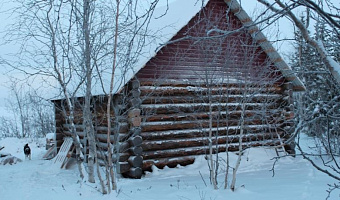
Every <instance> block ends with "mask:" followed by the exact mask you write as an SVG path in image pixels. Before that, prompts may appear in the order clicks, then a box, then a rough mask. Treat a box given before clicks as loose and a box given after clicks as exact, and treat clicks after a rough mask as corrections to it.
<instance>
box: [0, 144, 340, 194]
mask: <svg viewBox="0 0 340 200" xmlns="http://www.w3.org/2000/svg"><path fill="white" fill-rule="evenodd" d="M26 143H29V145H30V147H31V149H32V160H25V156H24V154H23V152H22V148H23V146H24V145H25V144H26ZM44 143H45V140H44V139H39V140H33V139H16V138H5V139H2V140H0V146H5V149H3V150H2V151H1V152H2V153H4V152H7V153H11V154H12V155H13V156H16V157H18V158H20V159H22V160H23V162H20V163H17V164H14V165H8V164H7V165H1V166H0V199H1V200H12V199H13V200H16V199H18V200H19V199H20V200H22V199H25V200H30V199H32V200H40V199H44V200H46V199H48V200H54V199H58V200H60V199H62V200H69V199H70V200H77V199H115V200H134V199H138V200H154V199H155V200H156V199H162V200H177V199H178V200H222V199H233V200H252V199H261V200H272V199H275V200H285V199H289V200H295V199H297V200H299V199H308V200H319V199H325V198H326V196H327V192H326V190H327V189H328V187H327V184H328V183H333V182H332V181H333V180H332V179H331V178H329V177H327V176H326V175H324V174H322V173H320V172H318V171H317V170H315V169H314V168H312V167H311V165H310V164H309V163H308V162H307V161H305V160H303V159H302V158H300V157H296V158H293V157H286V158H282V159H280V160H279V161H278V162H277V163H276V167H275V176H274V177H272V175H273V172H272V171H270V170H271V169H272V166H273V162H274V161H273V160H272V158H273V157H275V152H274V151H273V150H272V149H268V148H252V149H249V150H247V151H246V152H245V153H244V154H243V158H242V163H241V166H240V169H239V173H238V176H237V190H236V191H235V192H231V191H230V190H224V189H223V179H224V176H223V174H222V172H221V175H220V180H219V183H220V187H221V188H220V189H219V190H214V189H213V188H212V186H210V184H209V175H208V174H209V173H208V167H207V163H206V160H205V159H204V157H202V156H200V157H198V158H197V159H196V161H195V163H194V164H193V165H189V166H186V167H182V166H180V167H177V168H174V169H170V168H165V169H163V170H160V169H154V172H153V173H147V174H146V175H145V176H144V177H143V178H142V179H140V180H134V179H123V178H120V179H119V182H118V188H119V190H118V192H112V193H111V194H110V195H102V194H101V193H100V192H98V190H99V186H98V184H89V183H87V182H79V178H78V177H79V173H78V170H77V168H76V167H75V166H74V167H71V168H70V169H67V170H65V169H60V168H59V166H57V165H55V164H54V161H53V160H43V159H42V156H43V155H44V153H45V152H46V150H45V147H44ZM220 157H221V159H222V158H224V157H225V154H223V153H222V154H220ZM235 160H236V156H235V155H234V154H233V155H232V156H231V161H233V162H234V161H235ZM221 168H224V167H223V166H221ZM200 174H201V175H200ZM206 185H207V186H206ZM330 199H332V200H333V199H334V200H335V199H340V196H339V191H336V192H333V193H332V196H331V198H330Z"/></svg>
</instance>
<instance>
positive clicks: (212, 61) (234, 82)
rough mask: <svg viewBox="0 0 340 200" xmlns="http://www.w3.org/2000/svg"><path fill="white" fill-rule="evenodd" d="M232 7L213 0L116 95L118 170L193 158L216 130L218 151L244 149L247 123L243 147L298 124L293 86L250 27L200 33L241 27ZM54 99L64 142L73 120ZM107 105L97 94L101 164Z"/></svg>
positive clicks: (283, 136) (283, 135)
mask: <svg viewBox="0 0 340 200" xmlns="http://www.w3.org/2000/svg"><path fill="white" fill-rule="evenodd" d="M226 10H227V5H226V3H225V2H224V1H223V0H211V1H210V2H209V3H208V4H207V6H206V8H205V9H203V11H201V12H200V13H198V14H197V15H196V16H195V17H194V18H193V19H192V20H191V21H190V22H189V23H188V25H187V26H185V27H183V28H182V30H180V31H179V32H178V34H177V35H175V36H174V37H173V39H172V40H171V41H175V40H178V41H177V42H169V44H168V45H165V46H164V47H163V48H161V49H160V51H159V52H158V53H157V55H156V56H155V57H154V58H152V59H151V60H150V61H149V62H148V63H147V64H146V65H145V66H144V68H143V69H141V70H140V71H139V72H138V73H137V74H136V75H135V79H133V80H131V81H130V82H129V83H128V84H127V85H126V86H125V88H124V89H123V90H122V93H120V94H117V95H115V96H114V98H113V102H112V113H111V116H112V119H111V122H112V123H113V128H112V130H111V135H110V140H111V143H112V144H114V143H115V138H114V133H118V134H117V135H118V141H119V150H118V154H119V155H118V156H116V155H115V156H114V160H115V158H117V159H119V160H118V165H117V166H118V173H121V174H123V175H124V176H127V177H133V178H140V177H141V175H142V171H150V170H151V168H152V166H153V165H155V166H157V167H159V168H163V167H164V166H169V167H175V166H177V165H178V164H180V165H187V164H191V163H193V162H194V156H195V155H206V154H207V152H209V150H208V141H209V138H208V135H209V132H211V133H212V135H213V138H212V142H213V146H214V153H217V152H223V151H226V150H228V151H238V149H239V148H238V146H239V137H240V132H241V129H242V130H243V132H244V134H243V136H242V146H243V147H244V148H249V147H255V146H274V145H280V144H281V142H284V141H285V140H287V138H289V137H290V135H291V133H292V132H293V131H294V123H293V117H294V113H293V106H292V105H293V102H292V92H293V91H292V85H291V84H290V83H289V82H288V81H287V80H285V78H284V77H283V76H282V74H281V73H280V71H279V70H278V69H277V68H276V67H275V66H274V65H273V63H272V62H270V60H269V59H268V57H267V56H266V53H265V52H263V50H262V49H261V48H260V47H259V45H258V44H256V43H254V42H253V40H252V38H251V36H250V35H249V34H248V33H247V32H246V31H244V32H237V33H235V34H232V35H229V36H228V37H217V39H214V40H212V39H209V40H196V39H195V38H200V37H202V36H206V35H207V32H206V31H207V30H210V29H211V28H213V27H215V28H216V27H218V28H220V29H221V30H235V29H237V28H240V27H241V22H240V21H239V20H237V19H236V17H235V16H234V15H232V14H231V13H230V14H229V19H230V20H229V21H226V17H225V11H226ZM207 18H208V19H212V20H206V19H207ZM212 34H214V33H212ZM215 34H216V33H215ZM215 36H216V35H215ZM183 37H184V38H185V39H183V40H182V39H181V38H183ZM82 102H83V100H82V98H78V99H77V104H76V107H75V124H76V127H77V134H78V135H79V136H80V138H81V139H82V140H81V141H82V143H83V145H84V146H85V147H87V145H86V144H87V141H86V140H85V139H84V138H86V137H84V129H83V126H82V109H81V108H82V106H81V105H82ZM54 103H55V107H56V110H55V112H56V127H57V140H58V147H59V146H60V145H61V143H62V139H63V137H65V136H70V132H69V130H68V127H69V125H68V124H69V122H67V120H65V119H66V118H65V116H64V115H63V113H64V112H63V110H65V109H62V108H63V106H62V103H63V101H62V100H58V101H54ZM106 104H107V98H106V97H104V96H96V97H93V119H94V125H95V130H96V139H97V142H98V144H97V147H98V161H99V162H101V163H103V162H105V157H104V155H105V153H104V152H105V151H106V150H107V144H106V141H107V119H106ZM66 110H67V109H66ZM66 113H67V112H66ZM66 116H67V115H66ZM242 116H243V117H244V118H243V119H244V126H242V127H241V123H240V122H241V121H242ZM86 149H87V148H85V150H86ZM86 151H87V150H86ZM85 153H87V152H85Z"/></svg>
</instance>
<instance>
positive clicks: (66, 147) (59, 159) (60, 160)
mask: <svg viewBox="0 0 340 200" xmlns="http://www.w3.org/2000/svg"><path fill="white" fill-rule="evenodd" d="M72 144H73V140H72V138H71V137H66V138H64V142H63V144H62V145H61V147H60V149H59V152H58V154H57V156H56V158H55V160H54V163H55V164H58V165H61V168H62V167H63V166H64V162H65V159H66V156H67V155H68V153H69V151H70V148H71V146H72Z"/></svg>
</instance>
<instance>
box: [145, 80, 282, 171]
mask: <svg viewBox="0 0 340 200" xmlns="http://www.w3.org/2000/svg"><path fill="white" fill-rule="evenodd" d="M141 85H142V86H141V87H140V89H141V98H142V100H143V101H142V105H141V108H142V118H143V122H142V127H141V131H142V133H141V136H142V138H143V144H142V148H143V153H142V155H143V158H144V161H143V170H144V171H145V170H148V171H150V170H151V169H152V166H153V165H154V166H156V167H159V168H163V167H165V166H168V167H176V166H177V165H178V164H179V165H186V164H191V163H192V162H194V156H195V155H205V154H207V152H208V141H209V138H208V133H209V131H210V128H209V120H208V119H209V117H212V118H213V120H212V126H213V127H212V131H213V135H214V138H213V140H212V141H213V144H214V145H213V146H214V147H215V148H214V153H217V152H223V151H226V147H227V146H228V151H238V149H239V148H238V144H239V143H238V141H239V140H238V138H239V133H240V127H239V118H240V116H241V112H242V110H241V104H240V103H239V102H241V101H242V100H244V98H245V95H244V93H246V94H247V95H248V96H246V98H247V101H246V111H245V113H244V115H245V116H246V121H245V128H244V136H243V137H242V143H243V146H244V148H248V147H254V146H264V145H278V144H280V140H279V138H278V136H279V135H280V136H281V135H284V130H281V129H280V127H282V126H284V125H285V124H286V121H285V120H286V119H287V118H286V116H285V114H287V113H284V112H283V111H284V110H283V109H282V108H283V107H284V106H282V102H283V100H282V99H284V97H286V96H287V95H286V92H285V91H284V90H283V89H282V87H280V86H278V85H273V86H256V87H252V88H246V87H243V86H240V85H233V84H230V85H227V84H225V85H223V86H222V87H218V86H217V87H216V88H212V89H211V91H212V96H211V97H210V99H211V100H212V101H213V103H212V104H209V103H208V102H207V100H208V99H209V98H208V97H207V94H206V93H207V91H208V87H205V86H199V87H197V86H196V87H195V86H194V85H191V84H187V85H186V84H184V83H181V84H176V83H175V84H172V83H160V84H159V85H157V86H155V85H154V84H152V83H150V82H147V81H143V82H141ZM247 89H248V90H249V91H246V92H244V91H245V90H247ZM209 106H212V113H209V112H208V111H209ZM227 143H228V145H226V144H227Z"/></svg>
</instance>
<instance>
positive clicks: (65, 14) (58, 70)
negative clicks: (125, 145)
mask: <svg viewBox="0 0 340 200" xmlns="http://www.w3.org/2000/svg"><path fill="white" fill-rule="evenodd" d="M14 2H15V5H17V7H16V8H15V9H14V10H13V15H14V16H18V18H17V21H16V22H15V23H14V24H13V25H12V26H11V27H10V29H9V30H8V34H7V43H14V42H15V43H18V44H20V49H19V52H18V53H17V54H16V55H15V58H19V59H13V60H12V61H9V60H5V61H4V63H5V64H6V65H8V66H10V67H11V68H12V69H14V70H16V71H19V72H21V73H22V74H23V75H24V78H23V79H22V80H21V81H22V82H23V83H34V84H27V85H33V86H36V85H37V84H38V85H39V86H40V87H39V89H40V88H42V87H41V85H44V86H47V87H49V88H50V91H53V90H52V89H51V88H57V89H56V90H58V91H59V94H51V95H49V96H48V97H49V98H64V101H62V105H61V109H62V110H63V113H64V118H65V119H66V121H67V124H68V125H69V126H68V127H67V129H68V132H69V133H71V136H72V138H73V142H74V144H75V146H76V157H77V160H78V167H79V169H80V174H81V178H84V177H85V175H86V174H87V173H85V171H84V167H83V164H84V163H83V160H84V159H86V157H84V155H83V152H85V153H86V152H87V151H86V150H87V148H84V146H83V145H82V143H81V142H82V141H80V138H79V134H78V132H77V129H76V124H75V123H76V122H79V120H83V122H82V124H83V126H84V127H85V128H84V132H85V133H86V134H85V143H84V144H87V143H88V144H89V157H88V161H89V162H88V165H87V166H88V169H89V170H88V171H89V173H88V175H89V176H88V178H89V179H88V181H89V182H94V162H95V160H97V159H96V158H97V150H96V148H97V147H96V146H97V145H96V138H95V136H94V127H93V125H94V123H95V122H94V121H93V118H94V117H93V113H92V111H93V110H92V108H93V106H94V105H93V103H94V101H93V98H92V95H93V93H94V91H93V88H97V91H96V92H97V93H98V92H99V93H101V94H104V95H107V96H108V97H109V101H108V109H110V108H111V106H113V101H111V100H110V98H111V97H112V95H113V94H114V92H115V91H113V88H119V87H120V85H124V84H125V76H126V73H128V71H129V70H130V72H131V69H132V66H133V64H134V63H136V62H137V60H138V57H139V56H140V55H142V54H143V53H145V52H142V51H141V48H142V47H144V46H145V44H146V43H147V42H150V41H148V40H146V39H145V37H147V36H148V37H151V36H152V33H150V32H149V30H148V24H149V23H150V19H151V16H153V11H154V9H155V7H156V5H157V4H158V2H159V0H150V1H131V0H100V1H94V0H69V1H58V0H48V1H26V0H20V1H14ZM118 26H119V29H118ZM160 28H161V27H160ZM118 30H119V32H118ZM154 31H157V30H154ZM149 39H150V38H149ZM117 47H118V48H117ZM112 63H113V64H112ZM117 71H118V73H117ZM107 76H110V77H112V78H109V79H110V80H111V79H112V80H114V77H116V78H117V77H118V78H119V80H114V81H111V88H110V91H109V90H108V89H107V85H109V84H110V82H108V81H107V80H106V81H105V79H107ZM94 85H97V86H98V85H99V87H95V86H94ZM35 89H37V88H35ZM98 90H99V91H98ZM53 95H55V96H53ZM79 96H83V97H84V101H83V102H81V101H78V100H79V98H77V97H79ZM78 107H81V108H82V116H83V117H82V118H81V119H79V116H81V114H80V113H76V112H77V111H76V109H77V108H78ZM108 112H110V110H109V111H108ZM115 117H116V118H118V116H115ZM107 120H108V124H109V125H110V124H111V121H112V120H114V119H112V118H111V116H110V115H108V117H107ZM114 129H119V127H114ZM108 130H109V131H108V132H109V134H111V129H110V127H109V128H108ZM115 134H116V138H118V131H115ZM108 138H109V137H108ZM117 140H118V139H117ZM117 140H116V141H117ZM110 143H111V142H110V141H108V144H107V145H108V146H109V147H110V148H109V149H108V151H109V152H111V149H112V148H111V147H112V146H113V145H111V144H110ZM117 144H118V142H117ZM115 149H116V150H117V149H119V148H118V147H115ZM107 156H108V158H106V159H107V160H110V159H112V156H111V154H110V153H108V155H107ZM106 164H107V166H106V167H108V169H110V172H111V173H110V174H111V178H110V176H107V177H106V178H107V180H108V181H107V187H109V188H110V182H109V180H110V179H111V180H114V177H113V172H112V170H111V169H112V168H113V167H114V163H111V162H106ZM97 172H98V176H100V175H99V171H97ZM115 184H116V183H114V182H112V185H113V189H116V188H117V187H116V186H115ZM104 185H105V184H104V183H103V181H101V186H102V191H103V193H106V191H105V188H104ZM109 191H111V189H109Z"/></svg>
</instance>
